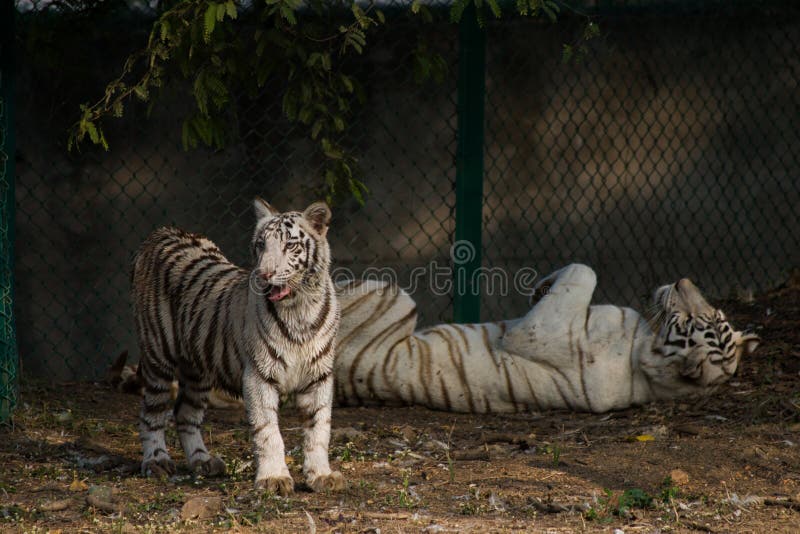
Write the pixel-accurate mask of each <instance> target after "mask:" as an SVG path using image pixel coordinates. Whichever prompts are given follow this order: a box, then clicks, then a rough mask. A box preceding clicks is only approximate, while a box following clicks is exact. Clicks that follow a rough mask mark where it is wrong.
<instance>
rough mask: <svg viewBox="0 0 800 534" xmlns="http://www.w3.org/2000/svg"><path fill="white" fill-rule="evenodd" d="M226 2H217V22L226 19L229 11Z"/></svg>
mask: <svg viewBox="0 0 800 534" xmlns="http://www.w3.org/2000/svg"><path fill="white" fill-rule="evenodd" d="M227 11H228V10H227V8H226V7H225V4H217V22H222V21H223V20H225V13H226V12H227Z"/></svg>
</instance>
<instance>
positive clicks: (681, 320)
mask: <svg viewBox="0 0 800 534" xmlns="http://www.w3.org/2000/svg"><path fill="white" fill-rule="evenodd" d="M654 301H655V306H656V310H657V318H661V317H663V323H662V324H661V325H660V330H659V332H658V334H657V335H656V339H655V342H654V345H653V351H654V352H657V353H660V354H661V355H662V356H663V357H664V358H668V359H672V360H674V361H676V362H679V372H680V374H681V376H683V377H684V378H686V379H687V380H690V381H692V382H696V383H698V384H700V385H702V386H711V385H717V384H721V383H722V382H725V381H726V380H728V379H729V378H730V377H731V376H733V374H734V373H735V372H736V368H737V367H738V365H739V360H740V359H741V357H742V355H746V354H751V353H752V352H753V351H754V350H755V349H756V347H757V346H758V343H759V337H758V336H756V335H755V334H749V333H744V332H740V331H738V330H735V329H734V328H733V326H732V325H731V324H730V322H728V320H727V319H726V317H725V314H724V313H723V312H722V310H720V309H717V308H714V307H712V306H711V305H710V304H709V303H708V302H706V300H705V298H703V295H702V294H701V293H700V290H699V289H697V286H695V285H694V284H693V283H692V282H691V280H689V279H688V278H683V279H681V280H679V281H678V282H676V283H674V284H672V285H667V286H662V287H660V288H658V289H657V290H656V292H655V294H654Z"/></svg>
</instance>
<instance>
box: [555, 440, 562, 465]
mask: <svg viewBox="0 0 800 534" xmlns="http://www.w3.org/2000/svg"><path fill="white" fill-rule="evenodd" d="M560 459H561V447H559V446H558V445H553V465H554V466H557V465H558V462H559V460H560Z"/></svg>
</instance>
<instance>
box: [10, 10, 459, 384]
mask: <svg viewBox="0 0 800 534" xmlns="http://www.w3.org/2000/svg"><path fill="white" fill-rule="evenodd" d="M121 34H124V33H123V32H121ZM420 38H424V39H425V40H426V41H430V42H435V43H436V45H437V47H438V49H439V50H441V52H442V53H443V54H445V55H446V56H447V57H448V59H449V60H450V59H454V58H455V57H456V41H457V31H456V28H455V27H453V26H451V25H449V24H444V25H441V24H439V25H437V24H433V25H430V26H425V27H419V26H417V25H416V24H411V23H405V22H402V21H399V22H394V23H392V24H391V27H390V28H389V29H388V31H386V32H381V33H379V34H377V35H375V37H374V38H373V39H372V41H371V48H370V50H371V51H370V55H369V56H368V57H364V58H358V59H355V60H354V64H353V65H351V67H350V68H351V70H353V71H354V72H355V73H356V75H357V77H358V78H359V79H360V80H361V81H362V83H363V85H364V87H363V89H364V94H365V95H366V102H365V104H364V106H363V108H361V110H360V111H358V112H357V114H356V116H355V117H353V119H352V124H353V126H352V127H351V128H350V133H349V134H348V136H347V139H345V140H344V141H346V143H347V144H348V146H349V147H350V148H352V149H353V151H354V152H355V153H356V154H357V155H358V158H359V167H360V168H361V169H362V171H363V173H364V176H363V177H362V179H363V180H364V181H365V182H366V184H367V186H368V187H369V189H370V197H369V199H368V201H367V203H366V205H365V206H363V207H359V206H358V204H357V203H356V202H355V201H348V202H346V203H345V204H344V205H341V206H337V207H335V208H334V220H333V223H332V229H331V231H330V232H329V234H328V237H329V241H330V243H331V246H332V250H333V256H334V262H335V266H336V268H337V272H336V275H337V277H339V276H351V275H352V276H355V277H359V276H361V275H363V274H364V273H365V271H366V272H367V275H369V276H375V277H381V278H384V277H386V276H394V277H395V279H396V280H397V282H398V283H400V284H401V285H403V286H405V287H407V286H408V284H410V281H411V280H412V272H413V271H414V269H417V270H419V269H424V268H426V266H427V265H429V264H430V263H431V262H434V263H439V264H445V265H446V264H447V263H448V261H449V255H448V254H449V247H450V243H451V241H452V233H453V226H454V224H453V221H452V211H453V206H454V202H455V197H454V192H453V181H454V179H455V169H454V168H453V165H452V161H453V158H454V154H455V150H456V131H455V129H456V104H455V100H454V99H455V96H454V94H455V83H456V80H455V77H452V76H451V77H449V78H448V79H447V80H445V81H444V82H443V83H440V84H437V83H434V82H429V83H425V84H419V83H417V82H415V81H414V76H413V72H412V69H410V68H408V67H409V64H410V62H411V61H412V52H413V50H414V47H415V46H416V45H417V41H418V39H420ZM37 42H38V41H37ZM109 46H111V47H112V48H115V46H114V45H113V43H112V44H109ZM118 48H124V46H122V45H119V47H118ZM30 53H33V54H35V53H36V50H34V51H32V52H30ZM36 60H37V58H36V57H29V58H27V59H26V64H29V63H31V62H34V63H35V62H36ZM87 61H96V64H95V65H93V66H92V71H94V70H99V71H104V72H114V68H115V67H114V62H113V61H109V62H108V63H109V64H108V65H106V66H103V65H104V64H103V63H102V61H103V59H102V58H97V57H96V56H93V55H91V54H89V56H88V58H87ZM119 61H120V59H119V57H117V59H116V62H117V63H116V66H117V68H118V66H119V65H120V64H121V63H120V62H119ZM450 63H451V64H455V61H450ZM23 75H24V76H25V80H24V83H25V84H26V86H28V87H41V86H40V85H39V84H38V83H37V77H38V76H39V74H37V72H36V71H35V70H34V69H33V68H31V69H28V70H27V71H26V72H25V73H24V74H23ZM46 75H47V73H44V74H41V76H46ZM281 83H282V82H281V81H280V80H277V79H276V80H272V81H270V82H268V84H267V86H266V87H264V89H263V91H262V92H261V93H260V94H259V96H258V97H257V98H254V99H248V98H245V97H244V96H243V97H241V98H239V99H238V101H237V102H238V106H239V109H238V113H237V114H236V115H237V117H238V121H239V122H238V124H236V128H237V132H238V138H237V139H235V140H234V141H233V142H232V143H231V144H230V145H229V146H228V147H227V148H226V149H224V150H220V151H212V150H202V149H198V150H192V151H189V152H185V151H184V150H183V149H182V147H181V146H180V122H179V118H178V117H180V113H181V112H182V111H185V110H186V107H185V104H184V103H183V102H182V101H181V98H180V97H179V96H170V95H169V94H168V95H165V98H166V100H165V101H163V102H162V103H160V104H159V105H157V106H156V107H155V109H154V111H153V114H152V116H150V117H145V116H144V112H143V110H141V109H139V108H135V107H134V108H131V109H130V110H129V111H127V112H126V115H127V116H126V117H125V118H124V119H122V120H121V121H118V122H114V123H109V124H108V129H107V131H106V133H107V135H108V136H109V142H110V145H111V151H110V152H108V153H104V152H102V151H98V150H96V149H93V148H92V147H84V148H83V150H84V153H83V154H81V155H75V154H73V155H67V154H65V153H64V151H63V144H64V139H65V133H64V132H65V128H66V126H67V125H68V124H69V123H68V122H67V121H66V120H64V121H62V122H58V121H57V120H56V119H54V118H53V117H60V116H62V115H63V116H66V117H70V118H72V119H73V120H74V117H75V113H76V111H77V109H78V108H77V105H78V102H80V101H81V100H80V99H86V94H83V95H79V94H76V95H74V99H73V100H72V102H73V104H72V106H71V107H69V106H64V107H63V108H62V107H56V108H48V107H47V106H49V105H50V101H49V100H48V99H47V98H44V97H43V96H42V95H44V94H46V90H45V89H42V91H41V92H40V94H39V95H37V94H36V93H35V92H31V93H28V94H25V95H20V96H21V103H20V106H21V109H22V110H23V111H22V113H21V114H20V115H21V116H23V117H26V118H27V120H22V121H21V122H20V128H19V146H20V151H21V153H22V162H21V164H20V170H19V173H20V180H19V187H18V193H17V199H18V203H19V206H20V209H19V212H18V227H19V235H20V239H19V257H18V262H17V274H18V284H17V290H18V295H19V300H18V301H19V302H20V311H19V314H20V333H19V340H20V341H19V342H20V351H21V354H22V355H23V359H24V362H25V371H26V376H32V377H44V376H47V377H55V378H56V379H61V380H74V379H98V378H102V377H103V376H104V373H105V371H106V370H107V368H108V366H109V362H110V361H112V360H113V358H114V357H115V356H116V355H117V354H119V353H120V352H121V351H123V350H128V351H129V352H130V355H131V359H132V360H135V359H136V358H137V355H136V352H137V347H136V339H135V336H134V333H133V319H132V314H131V311H130V298H129V278H128V277H129V269H130V260H131V257H132V255H133V253H134V251H135V250H136V248H137V247H138V245H139V244H140V243H141V241H142V240H143V239H144V238H145V237H146V236H147V234H148V233H149V232H151V231H152V230H154V229H155V228H156V227H158V226H161V225H166V224H174V225H177V226H179V227H182V228H184V229H186V230H189V231H194V232H200V233H203V234H205V235H208V236H209V237H210V238H211V239H212V240H214V241H215V242H216V243H217V244H218V245H219V246H220V247H221V249H222V251H223V252H224V253H225V254H226V255H227V256H228V258H229V259H231V260H232V261H234V262H236V263H239V264H243V265H247V264H249V262H250V261H251V259H250V257H249V252H248V251H249V240H250V237H251V233H252V230H253V226H254V222H255V221H254V217H253V215H252V207H251V205H252V200H253V198H254V197H255V196H256V195H260V196H262V197H263V198H265V199H267V200H269V202H270V203H272V204H273V205H274V206H276V207H277V208H279V209H281V210H289V209H302V208H304V207H305V206H306V205H308V204H309V203H311V202H312V201H314V200H318V199H317V198H316V197H314V196H313V194H312V193H311V192H310V191H309V187H308V186H309V185H310V184H311V183H314V182H315V181H317V180H318V177H319V176H320V175H321V172H320V169H321V168H322V163H323V162H322V161H321V159H320V157H319V156H318V155H317V150H316V149H315V148H314V146H313V144H312V142H311V141H310V140H309V139H308V135H307V131H306V130H303V129H301V128H299V127H297V126H295V125H293V124H292V123H290V122H288V121H287V120H286V119H285V117H284V115H283V112H282V109H281V88H282V86H281ZM65 85H66V83H62V82H61V81H55V86H56V87H63V86H65ZM95 90H96V89H95ZM388 269H391V272H390V271H389V270H388ZM392 273H394V274H392ZM414 295H415V298H417V299H418V300H419V302H420V307H419V311H420V317H421V319H420V321H421V322H425V323H434V322H440V321H445V320H450V319H451V318H452V304H451V303H452V298H451V296H450V295H449V294H442V293H440V292H430V291H427V283H425V282H421V283H420V284H419V286H418V287H417V289H416V290H415V291H414Z"/></svg>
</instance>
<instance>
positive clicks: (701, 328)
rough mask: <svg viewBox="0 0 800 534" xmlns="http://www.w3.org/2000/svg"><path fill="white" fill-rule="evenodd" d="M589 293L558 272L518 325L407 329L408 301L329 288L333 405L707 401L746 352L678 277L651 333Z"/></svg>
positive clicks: (574, 276) (582, 274) (583, 406)
mask: <svg viewBox="0 0 800 534" xmlns="http://www.w3.org/2000/svg"><path fill="white" fill-rule="evenodd" d="M595 285H596V276H595V273H594V271H592V269H590V268H589V267H587V266H585V265H579V264H573V265H569V266H567V267H565V268H563V269H561V270H559V271H556V272H555V273H553V274H551V275H550V276H548V277H546V278H545V279H543V280H542V281H541V282H540V283H539V286H538V287H537V294H539V293H542V292H543V291H542V290H543V288H545V287H548V286H549V287H550V289H549V291H548V292H547V294H546V295H545V296H544V297H542V298H541V299H540V300H539V301H538V302H537V303H536V305H535V306H533V308H532V309H531V310H530V311H529V312H528V314H527V315H525V316H524V317H522V318H520V319H516V320H509V321H500V322H496V323H483V324H465V325H461V324H445V325H438V326H434V327H431V328H426V329H423V330H420V331H418V332H415V331H414V329H415V327H416V321H417V314H416V304H415V303H414V300H413V299H412V298H411V297H410V296H409V295H408V294H407V293H405V292H404V291H402V290H400V289H398V288H396V287H395V286H391V285H389V284H386V283H381V282H376V281H364V282H361V281H356V282H350V283H345V284H341V285H339V286H338V287H337V294H338V300H339V304H340V306H341V310H342V318H341V323H340V326H339V335H338V341H337V347H338V354H337V358H336V361H335V364H334V371H335V378H336V380H335V388H336V389H335V395H336V401H337V403H338V404H339V405H358V404H421V405H424V406H428V407H430V408H434V409H439V410H447V411H458V412H476V413H490V412H493V413H501V412H517V411H526V410H544V409H559V408H561V409H569V410H579V411H590V412H604V411H607V410H615V409H623V408H627V407H629V406H633V405H636V404H643V403H647V402H651V401H655V400H659V399H671V398H678V397H685V396H690V395H697V394H706V393H710V392H712V391H713V390H714V389H715V388H716V386H718V385H719V384H721V383H723V382H725V381H726V380H728V379H729V378H730V377H731V376H732V375H733V373H734V372H735V371H736V368H737V366H738V363H739V359H740V358H741V357H742V355H744V354H750V353H752V352H753V351H754V350H755V348H756V347H757V345H758V341H759V339H758V337H757V336H755V335H753V334H745V333H742V332H739V331H736V330H734V329H733V327H732V326H731V325H730V323H729V322H728V321H727V320H726V319H725V315H724V314H723V313H722V311H721V310H718V309H715V308H713V307H712V306H710V305H709V304H708V303H707V302H706V301H705V299H704V298H703V296H702V295H701V294H700V291H699V290H698V289H697V288H696V287H695V286H694V284H692V282H690V281H689V280H687V279H683V280H680V281H679V282H677V283H676V284H673V285H669V286H663V287H661V288H659V289H657V290H656V293H655V295H654V298H655V301H656V302H655V305H656V306H657V308H658V312H657V314H656V317H655V318H654V319H653V320H652V323H653V325H654V326H655V327H657V328H658V331H657V332H654V331H653V329H652V328H651V326H650V325H649V324H648V323H647V322H646V321H645V319H644V318H643V317H642V316H641V315H639V313H637V312H636V311H635V310H632V309H630V308H622V307H618V306H611V305H600V306H590V301H591V298H592V293H593V292H594V289H595ZM658 323H660V324H658ZM212 397H213V395H212Z"/></svg>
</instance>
